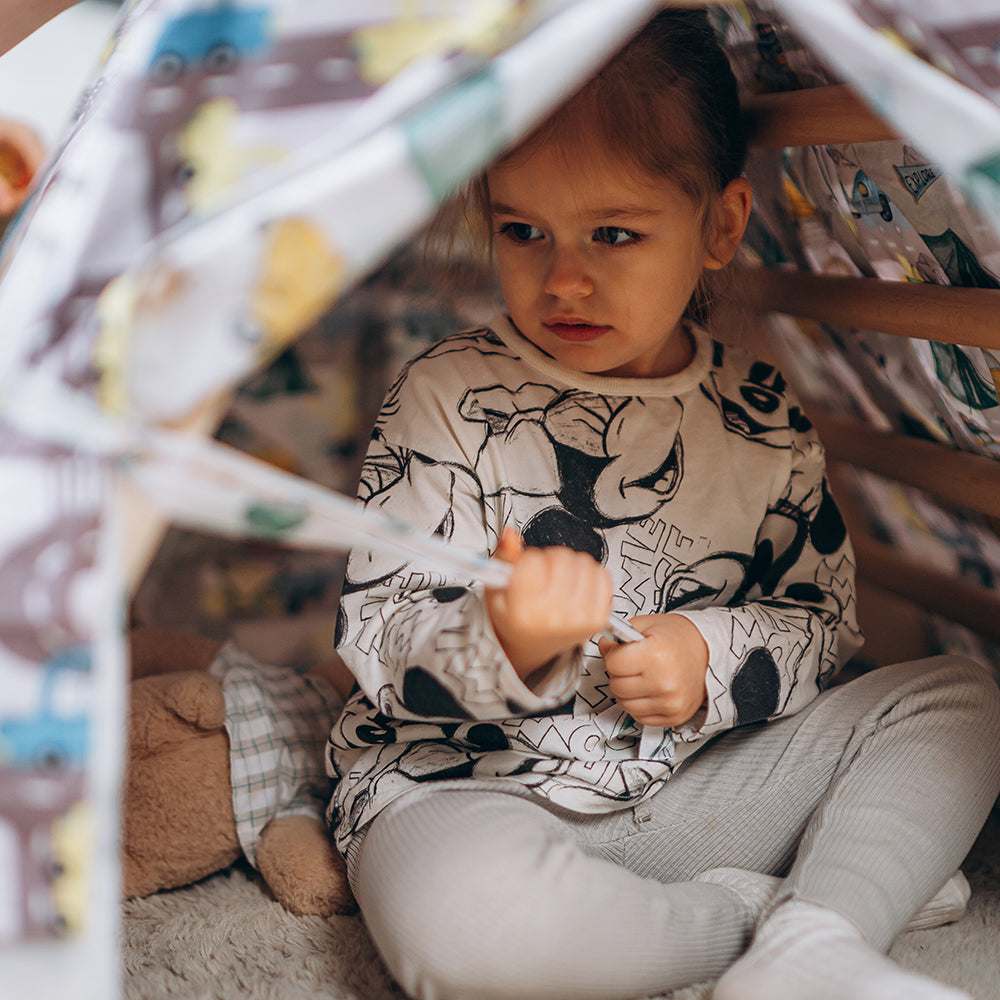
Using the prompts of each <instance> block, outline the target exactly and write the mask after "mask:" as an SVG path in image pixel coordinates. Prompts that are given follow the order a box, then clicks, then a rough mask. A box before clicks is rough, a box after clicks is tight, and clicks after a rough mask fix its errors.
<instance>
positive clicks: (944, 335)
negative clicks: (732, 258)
mask: <svg viewBox="0 0 1000 1000" xmlns="http://www.w3.org/2000/svg"><path fill="white" fill-rule="evenodd" d="M734 285H735V292H736V294H737V295H738V296H739V297H740V299H741V300H742V301H743V302H745V303H746V304H747V305H749V306H750V307H751V308H754V309H757V310H759V311H761V312H767V311H774V312H780V313H787V314H788V315H790V316H799V317H802V318H804V319H814V320H818V321H819V322H821V323H827V324H829V325H831V326H846V327H852V328H854V329H856V330H879V331H881V332H882V333H889V334H893V335H895V336H899V337H918V338H920V339H922V340H937V341H941V342H942V343H946V344H963V345H965V346H966V347H985V348H988V349H991V350H994V351H997V350H1000V290H997V289H992V288H961V287H959V286H956V285H930V284H922V283H920V282H908V281H885V280H883V279H880V278H843V277H835V276H831V275H825V274H807V273H805V272H801V271H772V270H767V269H764V268H743V269H740V270H737V271H736V272H734Z"/></svg>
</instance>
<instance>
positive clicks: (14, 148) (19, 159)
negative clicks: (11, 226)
mask: <svg viewBox="0 0 1000 1000" xmlns="http://www.w3.org/2000/svg"><path fill="white" fill-rule="evenodd" d="M44 157H45V147H44V146H43V145H42V140H41V139H40V138H39V137H38V133H37V132H35V131H34V129H32V128H31V127H30V126H28V125H25V124H24V123H22V122H17V121H11V120H10V119H0V214H2V215H10V214H12V213H13V212H15V211H16V210H17V209H18V208H19V207H20V204H21V202H22V201H24V198H25V196H26V194H27V192H28V187H29V185H30V184H31V181H32V178H33V177H34V175H35V173H36V171H37V170H38V168H39V167H40V166H41V164H42V160H43V159H44Z"/></svg>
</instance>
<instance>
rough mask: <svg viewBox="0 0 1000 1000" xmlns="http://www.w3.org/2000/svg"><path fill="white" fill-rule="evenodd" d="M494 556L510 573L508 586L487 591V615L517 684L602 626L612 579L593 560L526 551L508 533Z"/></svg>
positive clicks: (563, 552) (564, 552)
mask: <svg viewBox="0 0 1000 1000" xmlns="http://www.w3.org/2000/svg"><path fill="white" fill-rule="evenodd" d="M494 556H495V558H497V559H500V560H501V561H503V562H506V563H510V565H511V566H513V567H514V571H513V573H512V574H511V579H510V584H509V586H507V587H506V588H504V589H502V590H492V589H487V591H486V611H487V613H488V614H489V616H490V621H491V622H492V624H493V631H494V632H495V633H496V637H497V638H498V639H499V640H500V645H501V646H503V648H504V652H505V653H506V654H507V656H508V658H509V659H510V662H511V664H512V665H513V667H514V670H515V671H517V675H518V677H520V678H521V680H527V678H528V677H529V676H530V675H531V674H532V673H534V672H535V671H536V670H538V668H539V667H543V666H545V664H547V663H548V662H549V661H550V660H551V659H552V658H553V657H555V656H558V655H559V654H560V653H563V652H565V651H566V650H568V649H572V648H573V647H574V646H578V645H580V644H581V643H583V642H586V641H587V640H588V639H589V638H590V637H591V636H592V635H594V634H595V633H596V632H600V631H601V630H602V629H603V628H605V626H606V625H607V623H608V616H609V615H610V614H611V598H612V595H613V587H612V584H611V575H610V574H609V573H608V571H607V570H606V569H605V568H604V567H603V566H602V565H601V564H600V563H599V562H597V560H595V559H594V558H593V557H591V556H589V555H587V554H586V553H583V552H575V551H574V550H573V549H567V548H563V547H562V546H555V547H552V548H545V549H526V548H525V547H524V542H523V540H522V539H521V536H520V535H519V534H518V533H517V532H516V531H514V530H513V529H512V528H507V529H506V530H505V531H504V533H503V536H502V537H501V539H500V545H499V546H498V548H497V551H496V552H495V553H494Z"/></svg>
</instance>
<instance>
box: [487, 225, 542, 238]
mask: <svg viewBox="0 0 1000 1000" xmlns="http://www.w3.org/2000/svg"><path fill="white" fill-rule="evenodd" d="M497 232H498V233H499V234H500V235H501V236H506V237H507V239H509V240H511V241H512V242H514V243H531V242H533V241H534V240H540V239H541V238H542V231H541V230H540V229H539V228H538V227H537V226H529V225H528V223H527V222H505V223H504V224H503V225H502V226H501V227H500V228H499V229H498V230H497Z"/></svg>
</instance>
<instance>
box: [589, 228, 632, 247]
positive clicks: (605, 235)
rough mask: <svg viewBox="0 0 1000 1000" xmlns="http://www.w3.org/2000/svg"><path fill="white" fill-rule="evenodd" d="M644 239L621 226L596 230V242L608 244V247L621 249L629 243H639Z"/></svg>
mask: <svg viewBox="0 0 1000 1000" xmlns="http://www.w3.org/2000/svg"><path fill="white" fill-rule="evenodd" d="M641 239H642V236H641V235H640V234H639V233H636V232H633V231H632V230H631V229H622V227H621V226H601V227H600V228H599V229H595V230H594V242H595V243H606V244H607V245H608V246H612V247H620V246H624V245H625V244H627V243H638V242H639V240H641Z"/></svg>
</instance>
